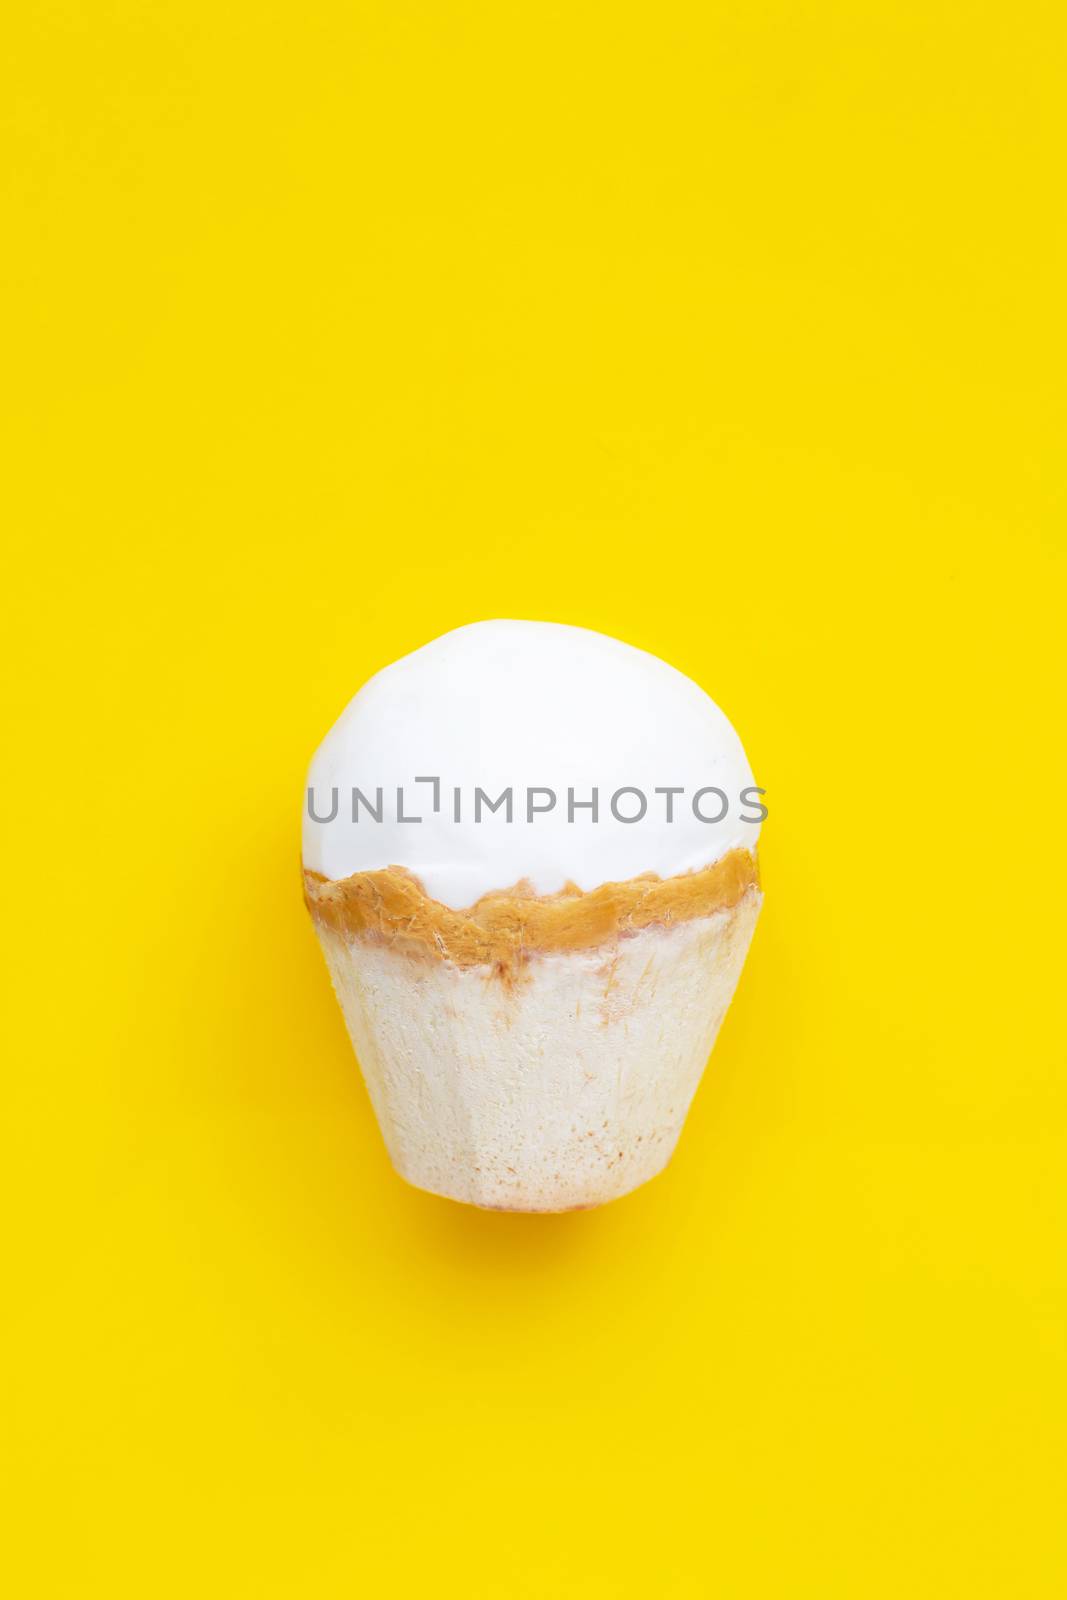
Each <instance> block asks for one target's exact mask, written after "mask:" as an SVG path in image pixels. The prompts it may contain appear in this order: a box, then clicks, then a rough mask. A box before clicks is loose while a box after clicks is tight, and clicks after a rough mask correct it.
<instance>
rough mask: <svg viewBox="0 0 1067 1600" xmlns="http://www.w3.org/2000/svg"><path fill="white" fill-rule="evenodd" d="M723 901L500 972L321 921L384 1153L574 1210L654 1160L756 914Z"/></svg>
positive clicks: (642, 1178)
mask: <svg viewBox="0 0 1067 1600" xmlns="http://www.w3.org/2000/svg"><path fill="white" fill-rule="evenodd" d="M760 905H761V896H760V894H759V891H758V890H757V889H755V888H752V889H749V890H748V891H747V892H746V893H745V894H744V896H743V898H742V899H741V900H740V901H739V902H738V904H737V905H735V906H733V907H731V908H730V909H728V910H724V911H719V912H716V913H714V914H713V915H712V916H708V917H700V918H697V919H695V920H692V921H689V922H683V923H678V924H676V925H675V926H673V927H653V928H647V929H645V930H644V931H642V932H640V933H635V934H633V935H631V936H629V937H627V938H624V939H619V940H618V941H617V942H616V943H613V944H611V945H609V946H601V947H600V948H598V949H595V950H586V951H573V952H560V953H549V954H544V955H537V956H533V957H531V958H530V959H529V960H528V961H527V962H526V964H525V965H524V967H523V969H522V972H521V976H520V978H519V980H518V981H517V982H515V983H514V984H512V985H506V984H504V983H502V982H501V979H500V977H499V976H498V975H497V973H496V972H495V971H494V969H493V968H491V967H469V968H460V967H457V966H454V965H452V964H451V963H450V962H447V961H437V960H434V959H432V958H419V957H415V956H412V955H410V954H407V953H401V952H399V951H397V950H395V949H392V948H390V947H389V946H388V945H387V944H378V943H372V942H369V941H367V940H364V939H361V938H358V937H348V936H346V935H345V934H343V933H339V932H336V931H334V930H333V929H331V928H328V927H325V926H323V925H321V924H316V932H317V934H318V936H319V939H320V941H321V943H322V947H323V950H324V952H325V955H326V962H327V965H328V967H329V969H330V976H331V978H332V979H333V986H334V989H335V991H336V993H337V998H338V1000H339V1001H340V1003H341V1009H342V1011H343V1012H344V1016H345V1022H346V1024H347V1027H348V1032H349V1036H350V1038H351V1040H352V1044H353V1046H354V1047H355V1051H356V1054H357V1056H358V1057H359V1061H360V1064H361V1066H362V1069H363V1076H364V1078H365V1079H366V1083H367V1088H368V1090H369V1092H370V1097H371V1100H372V1102H373V1105H374V1109H375V1112H376V1113H377V1117H378V1122H379V1125H380V1126H381V1130H382V1134H383V1136H384V1138H385V1142H386V1145H387V1147H388V1150H389V1154H390V1157H391V1159H392V1162H393V1165H394V1166H395V1167H396V1169H397V1171H398V1172H399V1173H400V1175H401V1176H402V1177H403V1178H406V1179H407V1181H408V1182H409V1183H412V1184H414V1185H415V1186H416V1187H417V1188H420V1189H428V1190H429V1191H430V1192H431V1193H432V1194H437V1195H443V1196H445V1197H446V1198H448V1199H450V1200H459V1201H463V1202H465V1203H466V1204H468V1205H476V1206H483V1207H486V1208H488V1209H491V1210H498V1211H570V1210H577V1209H584V1208H588V1207H590V1206H597V1205H602V1204H603V1203H604V1202H605V1201H607V1200H615V1199H618V1197H619V1196H620V1195H624V1194H628V1193H629V1191H630V1190H631V1189H636V1188H637V1187H638V1185H639V1184H642V1183H646V1182H647V1181H648V1180H649V1179H650V1178H654V1177H655V1176H656V1174H657V1173H658V1172H660V1171H662V1169H663V1168H664V1167H665V1166H666V1164H667V1162H668V1161H669V1160H670V1157H671V1155H672V1153H673V1151H674V1147H675V1144H676V1143H677V1140H678V1135H679V1134H680V1132H681V1129H682V1124H683V1122H684V1121H685V1115H686V1112H687V1111H688V1109H689V1103H690V1101H691V1100H692V1098H693V1095H694V1093H695V1091H696V1088H697V1085H698V1083H699V1082H700V1078H701V1075H702V1073H703V1070H704V1065H705V1063H706V1061H707V1058H708V1055H709V1053H710V1051H711V1048H712V1045H713V1044H714V1042H715V1036H716V1034H717V1033H718V1031H719V1026H720V1024H721V1022H722V1019H723V1017H724V1016H725V1014H726V1010H727V1007H728V1006H729V1004H730V1001H731V999H732V998H733V993H734V990H735V988H736V987H737V981H738V979H739V977H740V975H741V968H742V966H743V965H744V961H745V956H746V954H747V952H748V947H749V944H750V942H751V939H752V934H753V931H754V929H755V925H756V919H757V917H758V915H759V909H760Z"/></svg>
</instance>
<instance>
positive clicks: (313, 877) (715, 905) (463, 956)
mask: <svg viewBox="0 0 1067 1600" xmlns="http://www.w3.org/2000/svg"><path fill="white" fill-rule="evenodd" d="M758 888H759V864H758V862H757V859H756V856H755V854H753V853H752V852H750V851H748V850H731V851H730V852H729V853H728V854H727V855H725V856H723V857H722V858H721V859H720V860H718V861H716V862H714V863H713V864H712V865H711V866H710V867H704V868H703V869H702V870H701V871H700V872H687V873H682V874H681V875H680V876H678V877H674V878H658V877H657V876H656V875H655V873H645V874H643V875H642V876H641V877H638V878H628V879H627V880H626V881H625V882H624V883H603V884H601V885H600V887H599V888H598V889H591V890H589V891H588V892H586V891H585V890H582V889H579V888H578V887H577V885H576V884H573V883H569V884H567V885H566V886H565V887H564V888H563V889H561V890H560V892H559V893H558V894H553V895H537V894H535V893H534V891H533V889H532V887H531V886H530V884H529V883H527V882H525V880H524V881H523V882H521V883H517V884H516V885H515V886H514V888H512V889H501V890H493V891H492V892H491V893H490V894H486V895H483V896H482V898H481V899H480V900H478V901H476V902H475V904H474V905H472V906H470V907H468V908H467V909H466V910H463V911H456V910H453V908H452V907H451V906H446V905H443V904H442V903H441V901H439V900H431V899H430V897H429V895H428V894H427V893H426V891H425V890H424V889H423V887H422V884H421V883H420V882H419V880H418V878H416V877H415V875H414V874H413V873H410V872H408V871H406V870H405V869H404V868H403V867H383V868H382V869H381V870H379V871H376V872H354V873H353V874H352V876H351V877H350V878H337V879H330V878H324V877H322V876H321V875H320V874H319V873H317V872H308V871H307V870H305V872H304V898H305V900H306V901H307V906H308V910H309V911H310V912H311V915H312V916H313V917H314V918H315V920H316V922H318V923H320V924H321V925H322V926H323V927H326V928H330V929H332V930H333V931H334V932H335V933H339V934H342V935H344V936H345V937H348V938H361V939H366V940H368V941H371V942H374V943H381V944H388V945H390V946H392V947H394V948H396V949H398V950H402V951H405V952H407V953H410V954H413V955H419V954H421V955H424V956H430V957H435V958H437V959H438V960H441V961H450V962H452V963H453V964H454V965H455V966H457V967H479V966H491V967H495V968H496V969H497V970H498V971H499V972H501V973H502V974H509V973H513V972H514V971H515V970H516V969H517V968H518V967H520V966H521V965H522V963H523V961H524V960H525V959H526V957H528V956H530V955H540V954H548V953H550V952H552V951H561V950H593V949H596V947H597V946H598V945H602V944H610V943H612V942H613V941H614V940H616V939H620V938H625V937H626V936H627V935H628V934H633V933H637V932H639V931H640V930H641V929H642V928H650V927H654V926H659V927H669V926H670V925H671V924H672V923H675V922H691V921H693V920H694V919H695V918H696V917H707V916H711V915H712V914H713V913H714V912H716V911H725V910H729V909H730V908H731V907H732V906H736V905H737V904H738V903H739V902H740V901H741V900H742V899H743V898H744V896H745V895H746V894H747V893H748V892H749V890H752V889H758Z"/></svg>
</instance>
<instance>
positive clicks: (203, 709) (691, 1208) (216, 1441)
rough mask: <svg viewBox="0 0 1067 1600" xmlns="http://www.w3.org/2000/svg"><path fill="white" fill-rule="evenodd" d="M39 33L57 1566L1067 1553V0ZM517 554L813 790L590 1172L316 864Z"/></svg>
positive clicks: (31, 822)
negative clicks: (620, 1172) (376, 1010)
mask: <svg viewBox="0 0 1067 1600" xmlns="http://www.w3.org/2000/svg"><path fill="white" fill-rule="evenodd" d="M5 32H6V34H7V43H6V45H5V48H4V66H3V69H2V70H3V75H4V82H3V84H2V85H0V88H2V96H3V104H4V106H5V112H4V121H5V132H4V149H5V156H4V160H5V169H6V176H5V190H4V192H5V200H4V217H5V220H6V221H7V223H8V225H9V231H8V238H7V243H6V245H5V248H4V252H3V270H4V274H5V278H6V280H7V286H6V288H5V291H4V311H5V319H6V320H7V321H8V323H9V326H8V332H7V336H6V339H5V352H6V354H5V368H6V372H7V381H6V382H5V392H6V401H5V418H4V424H3V428H4V442H5V445H6V446H7V455H8V465H7V466H6V468H5V472H4V479H3V493H4V499H5V502H6V506H7V510H6V513H5V522H6V527H7V532H8V536H9V548H8V554H7V556H6V558H5V568H4V606H5V610H9V612H10V614H9V616H8V617H7V618H6V620H5V629H4V635H3V637H4V640H5V645H6V647H7V649H8V650H9V651H10V660H9V661H8V663H7V664H6V666H5V672H4V678H5V699H6V701H7V703H8V708H9V709H8V713H7V719H6V720H7V729H8V732H7V740H6V743H7V747H8V749H7V753H8V756H9V757H10V760H11V769H12V771H11V778H10V780H9V783H8V785H7V789H6V796H7V802H8V804H9V806H10V816H9V821H8V824H7V835H6V837H7V840H8V859H7V866H6V870H5V876H6V879H7V884H8V887H9V890H10V891H11V896H12V909H11V910H10V912H9V914H8V917H7V919H6V926H5V945H6V948H5V954H4V969H5V976H6V977H7V978H8V980H9V982H10V986H11V998H10V1000H9V1002H8V1003H7V1006H6V1014H5V1017H4V1024H5V1029H6V1031H7V1032H8V1034H9V1035H10V1038H9V1042H8V1048H7V1061H8V1067H9V1093H10V1112H9V1115H8V1118H7V1129H8V1135H9V1141H10V1150H9V1153H8V1155H7V1156H6V1158H5V1161H4V1177H5V1182H7V1183H10V1185H11V1191H12V1192H11V1196H10V1198H9V1199H8V1200H7V1202H6V1203H5V1207H4V1211H5V1217H6V1219H7V1221H8V1223H9V1226H10V1228H11V1232H12V1234H13V1240H12V1250H11V1252H10V1255H9V1260H10V1262H11V1266H10V1268H9V1269H8V1272H7V1274H6V1277H7V1285H8V1287H9V1288H10V1289H11V1291H12V1294H11V1307H10V1310H9V1312H8V1313H7V1315H6V1319H5V1329H6V1332H7V1334H8V1335H9V1336H11V1337H12V1339H13V1350H12V1353H11V1355H10V1357H9V1359H8V1361H7V1362H6V1363H5V1369H6V1374H7V1378H8V1380H9V1382H8V1388H9V1405H8V1408H7V1409H8V1421H9V1427H8V1430H7V1435H8V1442H9V1447H10V1448H9V1453H8V1460H9V1462H10V1465H11V1478H10V1482H9V1484H8V1485H7V1488H6V1492H5V1495H4V1500H3V1505H4V1509H5V1512H6V1513H7V1514H8V1515H9V1516H10V1518H11V1531H10V1532H9V1533H8V1535H7V1536H6V1538H5V1539H4V1541H3V1551H4V1560H5V1562H11V1561H14V1563H15V1565H16V1567H17V1568H18V1572H17V1575H16V1576H15V1578H14V1580H13V1587H11V1589H10V1592H11V1593H12V1595H14V1596H18V1597H19V1600H22V1597H23V1596H38V1595H46V1596H50V1597H51V1596H73V1597H80V1596H96V1595H101V1596H109V1597H115V1596H120V1597H125V1596H138V1597H141V1596H155V1595H171V1594H174V1595H182V1596H187V1595H211V1596H215V1595H218V1596H244V1595H249V1596H253V1595H254V1596H263V1595H272V1596H273V1595H284V1596H298V1595H301V1596H302V1595H313V1596H324V1597H331V1596H335V1595H350V1594H383V1595H403V1596H420V1597H421V1596H429V1595H446V1596H453V1595H455V1596H464V1597H473V1600H489V1597H492V1600H497V1597H501V1600H512V1597H518V1600H525V1597H527V1596H531V1597H541V1596H552V1597H555V1596H563V1597H572V1596H574V1597H577V1596H581V1597H586V1596H589V1597H594V1600H599V1597H602V1596H603V1597H617V1596H625V1597H630V1596H641V1597H645V1596H656V1597H659V1596H669V1597H675V1596H677V1597H685V1600H689V1597H693V1596H705V1595H714V1596H724V1597H735V1596H736V1597H742V1600H749V1597H753V1596H775V1597H777V1596H794V1595H800V1596H817V1597H821V1596H838V1595H840V1596H864V1597H866V1596H882V1595H886V1596H900V1595H905V1596H920V1595H921V1596H937V1597H943V1596H946V1595H951V1596H956V1595H959V1596H967V1597H970V1596H974V1595H983V1596H984V1595H990V1596H1012V1597H1013V1600H1014V1597H1017V1596H1053V1595H1058V1594H1060V1593H1062V1592H1063V1585H1064V1582H1065V1581H1067V1563H1065V1555H1067V1551H1065V1540H1064V1529H1063V1500H1064V1484H1063V1465H1064V1456H1063V1447H1064V1424H1065V1421H1067V1417H1065V1411H1067V1407H1065V1404H1064V1401H1065V1391H1067V1380H1065V1332H1064V1330H1065V1312H1067V1281H1065V1279H1067V1273H1065V1252H1064V1245H1065V1223H1067V1204H1065V1193H1064V1156H1065V1153H1067V1138H1065V1133H1067V1088H1065V1077H1064V1071H1063V1067H1064V1047H1063V1033H1062V1015H1063V994H1064V980H1063V912H1062V904H1063V901H1062V895H1063V886H1064V885H1063V865H1064V861H1063V851H1062V846H1061V843H1060V840H1061V837H1062V831H1063V829H1062V816H1061V810H1062V803H1063V787H1062V786H1063V780H1064V762H1063V756H1062V731H1063V730H1062V711H1061V709H1060V707H1061V691H1062V677H1063V673H1062V657H1061V650H1062V625H1063V605H1064V597H1065V585H1064V542H1065V541H1064V532H1063V506H1064V487H1065V479H1064V472H1063V468H1062V460H1061V457H1060V450H1061V444H1062V438H1061V434H1062V425H1063V407H1062V399H1063V391H1062V381H1063V370H1064V355H1065V349H1064V343H1065V341H1064V337H1063V335H1064V320H1063V316H1062V301H1063V285H1064V269H1065V259H1064V257H1065V251H1064V222H1063V218H1064V207H1063V171H1064V168H1063V155H1064V141H1063V133H1064V125H1063V120H1062V115H1061V112H1062V106H1063V99H1064V82H1063V79H1062V75H1061V66H1062V60H1063V56H1062V51H1063V48H1064V44H1065V37H1064V35H1065V30H1064V27H1063V21H1062V7H1061V6H1060V5H1058V4H1051V3H1050V4H1048V5H1040V4H1035V3H1032V0H1021V3H1014V4H1010V5H1009V4H1003V5H1001V4H998V5H981V4H978V5H963V4H961V3H960V0H951V3H949V0H872V3H866V4H865V3H862V0H860V3H851V4H846V3H844V0H809V3H803V0H801V3H786V0H766V3H759V4H742V3H737V4H732V5H724V4H710V5H709V4H698V3H694V4H689V5H686V4H678V3H672V0H657V3H656V4H654V5H632V4H631V5H627V4H613V5H608V4H604V5H602V6H601V5H588V4H566V5H562V4H561V5H555V4H546V3H540V4H536V5H510V4H508V3H507V0H497V3H486V4H480V5H478V4H459V3H455V4H445V3H441V4H429V3H426V4H415V3H411V0H388V3H385V0H383V3H380V4H370V3H366V4H349V5H345V4H340V3H326V0H310V3H304V4H302V5H300V6H297V5H289V6H279V5H272V4H263V3H262V0H261V3H257V4H255V5H252V4H249V3H235V4H232V5H229V4H217V5H216V4H209V3H208V0H157V3H154V4H153V3H149V0H143V3H141V4H137V3H135V0H109V3H105V0H99V3H98V4H87V3H86V4H74V3H71V0H50V3H48V4H44V3H34V0H27V3H26V4H24V5H21V6H14V5H13V6H12V7H11V8H10V14H9V15H8V18H7V23H6V26H5ZM499 615H502V616H518V617H547V618H554V619H557V620H561V621H568V622H575V623H582V624H586V625H588V626H591V627H594V628H600V629H603V630H605V631H607V632H610V633H613V634H617V635H619V636H621V637H622V638H625V639H628V640H630V641H632V642H633V643H635V644H638V645H642V646H644V647H646V648H648V649H650V650H653V651H656V652H658V653H660V654H662V655H664V656H666V657H667V658H668V659H669V660H671V661H672V662H674V663H675V664H677V665H678V666H679V667H681V668H682V669H684V670H685V671H686V672H688V673H690V674H691V675H692V676H694V677H695V678H697V679H698V680H699V681H700V682H701V683H702V684H704V685H705V686H706V687H707V688H708V689H709V690H710V691H711V693H712V694H713V695H714V696H715V697H716V698H717V699H719V700H720V702H721V703H722V705H723V706H724V707H725V708H726V709H727V711H728V713H729V714H730V716H731V717H732V718H733V720H734V721H735V722H736V724H737V726H738V727H739V728H740V730H741V731H742V734H743V737H744V739H745V742H746V744H747V747H748V750H749V754H750V756H751V758H752V761H753V764H754V766H755V769H756V773H757V776H758V779H759V781H760V782H761V783H762V784H764V785H765V786H766V787H767V789H768V791H769V804H770V807H771V818H770V821H769V823H768V824H767V826H766V828H765V830H764V846H765V848H764V869H765V882H766V889H767V906H766V910H765V913H764V918H763V921H762V923H761V926H760V930H759V932H758V934H757V938H756V942H755V946H754V948H753V952H752V955H751V958H750V962H749V966H748V969H747V971H746V974H745V977H744V979H743V982H742V985H741V989H740V992H739V995H738V998H737V1001H736V1003H735V1006H734V1008H733V1010H732V1012H731V1014H730V1016H729V1018H728V1020H727V1024H726V1027H725V1029H724V1032H723V1035H722V1038H721V1042H720V1044H719V1046H718V1049H717V1051H716V1055H715V1058H714V1063H713V1068H712V1070H711V1071H710V1072H709V1075H708V1077H707V1080H706V1082H705V1084H704V1087H703V1088H702V1090H701V1092H700V1095H699V1096H698V1099H697V1102H696V1104H695V1107H694V1110H693V1113H692V1115H691V1118H690V1121H689V1124H688V1127H687V1130H686V1132H685V1135H684V1137H683V1140H682V1144H681V1146H680V1148H679V1151H678V1154H677V1156H676V1158H675V1160H674V1163H673V1164H672V1166H671V1167H670V1169H669V1171H668V1172H667V1174H666V1175H665V1176H664V1177H663V1178H661V1179H660V1180H658V1181H657V1182H656V1183H654V1184H653V1185H651V1186H650V1187H648V1188H647V1189H645V1190H643V1191H641V1192H639V1193H637V1194H635V1195H634V1196H632V1197H630V1198H629V1199H626V1200H624V1201H621V1202H620V1203H618V1204H616V1205H613V1206H610V1207H608V1208H606V1209H605V1210H603V1211H598V1212H594V1213H590V1214H587V1215H578V1216H566V1217H560V1218H552V1217H549V1218H523V1217H514V1218H512V1217H501V1216H494V1215H483V1214H480V1213H478V1212H476V1211H470V1210H466V1209H463V1208H460V1207H456V1206H452V1205H450V1204H448V1203H446V1202H443V1201H439V1200H435V1199H432V1198H430V1197H428V1196H425V1195H422V1194H419V1193H416V1192H414V1191H413V1190H410V1189H408V1188H406V1187H405V1186H404V1185H403V1184H402V1183H401V1182H400V1181H399V1180H398V1179H397V1178H395V1177H394V1176H393V1175H392V1173H391V1171H390V1169H389V1167H388V1164H387V1161H386V1157H385V1154H384V1152H383V1148H382V1145H381V1143H380V1140H379V1137H378V1133H377V1131H376V1128H375V1125H374V1122H373V1118H372V1115H371V1112H370V1109H369V1105H368V1103H367V1100H366V1097H365V1094H364V1091H363V1088H362V1085H361V1083H360V1080H359V1077H358V1073H357V1071H356V1067H355V1063H354V1061H353V1059H352V1057H351V1054H350V1051H349V1047H348V1044H347V1042H346V1039H345V1036H344V1033H343V1030H342V1024H341V1018H340V1014H339V1012H338V1011H337V1008H336V1006H335V1004H334V1001H333V999H332V996H331V994H330V990H329V986H328V982H327V978H326V973H325V969H324V967H323V964H322V961H321V958H320V955H319V952H318V949H317V947H316V945H315V942H314V939H313V936H312V933H311V930H310V927H309V926H308V925H307V921H306V917H305V913H304V910H303V908H302V905H301V902H300V897H299V890H298V880H297V849H298V845H297V838H298V816H299V811H300V805H301V795H302V782H303V776H304V770H305V764H306V762H307V759H308V757H309V756H310V753H311V751H312V749H313V748H314V746H315V744H316V743H317V742H318V740H319V738H320V737H321V736H322V734H323V733H324V732H325V730H326V728H327V727H328V725H329V724H330V722H331V721H332V720H333V718H334V717H335V716H336V715H337V713H338V712H339V711H340V709H341V707H342V705H343V704H344V702H345V701H346V700H347V698H348V697H349V696H350V694H351V693H352V692H353V691H354V690H355V689H356V688H357V687H358V686H359V684H360V683H361V682H362V681H363V679H364V678H365V677H366V676H367V675H368V674H370V673H371V672H372V671H374V670H375V669H376V668H378V667H379V666H381V665H383V664H384V663H385V662H387V661H389V660H390V659H392V658H394V657H396V656H397V655H399V654H401V653H402V652H404V651H407V650H410V649H411V648H413V647H415V646H417V645H419V644H420V643H422V642H424V641H425V640H427V639H428V638H430V637H432V636H433V635H435V634H438V633H440V632H442V631H443V630H444V629H446V628H450V627H453V626H455V625H456V624H459V623H462V622H466V621H469V620H472V619H475V618H480V617H491V616H499Z"/></svg>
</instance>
